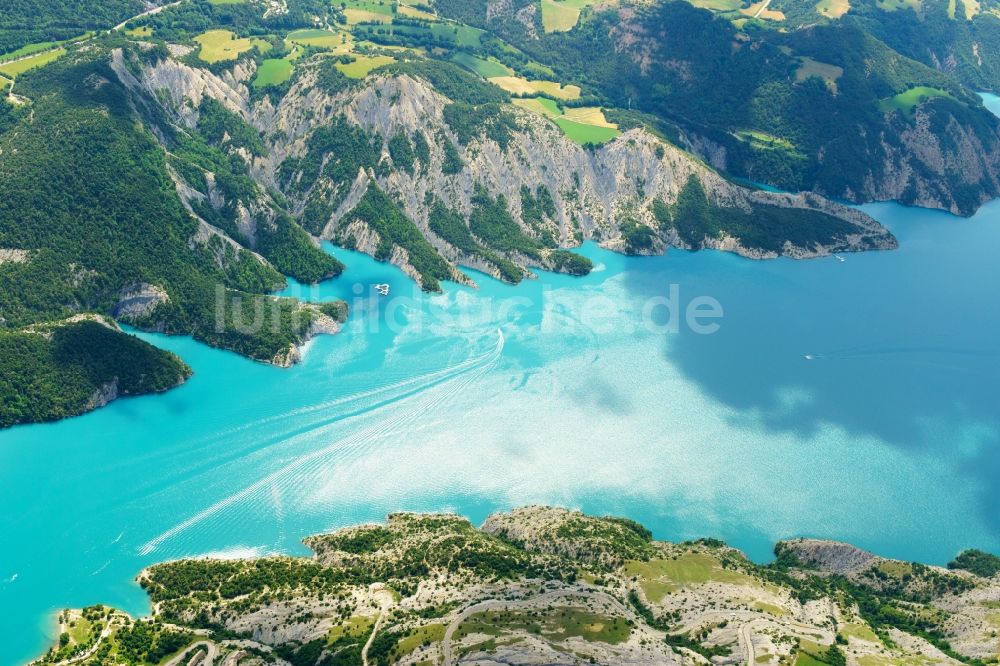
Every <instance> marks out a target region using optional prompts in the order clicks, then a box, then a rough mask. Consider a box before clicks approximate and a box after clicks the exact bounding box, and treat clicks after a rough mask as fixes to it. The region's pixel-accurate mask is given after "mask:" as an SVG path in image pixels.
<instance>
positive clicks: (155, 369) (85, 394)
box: [0, 321, 191, 427]
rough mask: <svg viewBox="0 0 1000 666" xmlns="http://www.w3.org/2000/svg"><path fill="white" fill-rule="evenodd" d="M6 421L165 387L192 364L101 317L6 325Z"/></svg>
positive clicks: (48, 416)
mask: <svg viewBox="0 0 1000 666" xmlns="http://www.w3.org/2000/svg"><path fill="white" fill-rule="evenodd" d="M0 365H2V371H0V427H7V426H11V425H14V424H16V423H30V422H36V421H51V420H54V419H59V418H63V417H66V416H74V415H76V414H80V413H82V412H84V411H85V410H87V409H88V408H91V407H93V403H92V400H93V399H94V395H95V394H96V393H97V392H98V391H100V390H101V389H102V388H103V387H105V386H113V390H114V391H115V392H116V393H117V394H119V395H138V394H142V393H150V392H154V391H163V390H166V389H168V388H171V387H173V386H176V385H177V384H178V383H180V382H181V381H183V380H184V379H185V378H186V377H187V376H188V375H190V374H191V370H190V369H189V368H188V367H187V366H186V365H184V362H183V361H181V360H180V359H179V358H177V357H176V356H175V355H173V354H171V353H169V352H165V351H162V350H160V349H157V348H156V347H154V346H152V345H150V344H148V343H146V342H143V341H142V340H139V339H138V338H136V337H134V336H131V335H127V334H125V333H122V332H120V331H116V330H114V329H112V328H109V327H108V326H106V325H104V324H102V323H98V322H96V321H80V322H76V323H72V324H63V325H55V326H50V327H46V326H40V327H38V329H37V330H35V331H31V332H21V331H0Z"/></svg>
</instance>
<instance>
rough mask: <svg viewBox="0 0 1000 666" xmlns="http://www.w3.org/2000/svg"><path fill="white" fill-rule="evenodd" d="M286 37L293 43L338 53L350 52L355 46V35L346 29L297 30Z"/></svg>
mask: <svg viewBox="0 0 1000 666" xmlns="http://www.w3.org/2000/svg"><path fill="white" fill-rule="evenodd" d="M285 39H286V40H287V41H289V42H291V43H293V44H301V45H302V46H315V47H317V48H321V49H327V50H328V51H330V52H331V53H334V54H337V55H341V54H345V53H350V52H351V50H352V48H353V46H354V39H353V36H352V35H351V33H349V32H347V31H346V30H345V31H341V32H334V31H332V30H295V31H293V32H290V33H288V36H287V37H286V38H285Z"/></svg>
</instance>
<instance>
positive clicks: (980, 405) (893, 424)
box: [628, 202, 1000, 536]
mask: <svg viewBox="0 0 1000 666" xmlns="http://www.w3.org/2000/svg"><path fill="white" fill-rule="evenodd" d="M865 210H866V211H867V212H869V213H870V214H872V215H873V216H874V217H876V218H877V219H879V220H880V221H882V222H883V223H884V224H886V225H887V226H889V227H890V228H891V229H892V230H893V232H894V233H895V234H896V235H897V236H898V237H899V239H900V242H901V248H900V249H899V250H897V251H895V252H886V253H865V254H856V255H849V256H847V257H846V258H845V260H844V261H842V262H841V261H838V260H836V259H834V258H828V259H820V260H813V261H800V262H796V261H792V260H785V259H779V260H774V261H768V262H755V261H751V260H744V259H741V258H739V257H735V256H732V255H725V254H721V253H714V252H713V253H687V252H679V251H672V252H671V253H670V255H669V256H668V257H667V258H665V259H663V260H661V261H662V268H663V270H662V271H654V272H653V273H652V275H651V274H650V273H649V272H641V273H640V272H635V273H632V272H630V273H629V274H628V280H629V284H630V288H631V289H632V290H633V291H635V292H637V293H641V294H643V295H650V296H652V295H662V294H663V293H664V290H665V289H666V285H668V284H671V283H677V284H680V285H681V289H682V291H686V292H688V293H689V294H690V295H691V296H695V295H702V294H704V295H709V296H712V297H714V298H716V299H717V300H719V301H720V302H721V303H722V305H723V308H724V311H725V315H724V318H723V320H722V325H721V329H720V330H719V331H718V332H717V333H715V334H713V335H697V334H694V333H691V332H690V331H688V330H684V329H683V327H682V331H681V332H680V333H678V334H675V335H671V336H669V339H668V341H667V342H666V343H665V345H664V354H665V355H667V356H668V357H669V359H670V361H671V362H672V363H674V364H675V365H676V366H677V367H678V368H679V369H680V370H681V372H682V373H683V374H684V375H685V376H686V377H688V378H690V379H691V380H693V381H694V382H696V383H697V384H698V385H699V386H700V387H701V388H702V390H704V391H705V392H706V393H707V394H709V395H710V396H712V397H713V398H715V399H716V400H719V401H721V402H723V403H724V404H726V405H728V406H730V407H733V408H735V409H737V410H739V411H740V413H741V414H743V415H745V416H744V417H740V418H746V419H748V421H750V422H752V424H753V425H754V427H757V428H761V427H763V428H766V429H767V430H769V431H771V432H791V433H795V434H797V435H800V436H802V438H803V442H808V441H809V439H808V438H811V437H813V436H815V435H816V434H818V433H819V431H820V430H822V429H824V428H829V427H830V426H834V427H837V428H840V429H841V430H842V431H843V432H844V433H845V434H846V435H847V436H846V437H845V438H844V442H843V445H844V446H847V447H850V446H852V445H855V444H858V445H859V444H860V442H861V440H862V439H864V438H877V439H878V440H880V441H881V442H883V443H884V444H887V445H891V446H893V447H898V448H899V449H901V450H905V451H906V452H907V453H908V454H910V455H917V456H925V457H926V458H927V459H928V463H929V464H933V465H941V466H942V468H946V467H950V468H954V469H955V471H956V472H957V473H958V474H960V475H961V476H962V477H963V478H968V479H970V480H971V481H972V482H973V484H974V485H975V487H977V488H978V489H979V493H980V495H979V496H980V498H981V501H980V508H981V514H982V515H981V516H980V517H981V519H982V520H983V522H984V523H985V524H986V525H987V526H988V529H989V530H990V531H991V532H992V533H994V534H996V535H998V536H1000V510H998V506H997V499H996V495H995V482H996V479H997V478H998V477H1000V342H998V338H997V335H996V332H997V330H998V329H1000V299H998V296H997V292H996V285H997V284H1000V265H998V264H997V262H996V261H995V257H996V256H997V253H998V252H1000V202H993V203H991V204H988V205H987V206H985V207H984V208H983V209H982V210H981V211H980V212H979V213H978V214H977V215H976V216H975V217H974V218H973V219H971V220H960V219H958V218H954V217H952V216H949V215H946V214H943V213H939V212H933V211H927V210H920V209H908V208H904V207H902V206H898V205H895V204H877V205H871V206H867V207H865ZM859 448H860V446H859ZM859 464H864V461H863V460H859ZM913 492H914V493H920V489H919V488H913ZM901 500H902V501H905V498H901Z"/></svg>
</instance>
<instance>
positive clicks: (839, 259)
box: [833, 254, 847, 261]
mask: <svg viewBox="0 0 1000 666" xmlns="http://www.w3.org/2000/svg"><path fill="white" fill-rule="evenodd" d="M833 258H834V259H836V260H837V261H847V259H844V258H843V257H842V256H840V255H839V254H835V255H833Z"/></svg>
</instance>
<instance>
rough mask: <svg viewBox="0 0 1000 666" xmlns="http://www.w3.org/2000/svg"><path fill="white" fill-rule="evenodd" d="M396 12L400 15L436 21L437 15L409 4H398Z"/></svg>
mask: <svg viewBox="0 0 1000 666" xmlns="http://www.w3.org/2000/svg"><path fill="white" fill-rule="evenodd" d="M396 13H397V14H399V15H400V16H406V17H408V18H415V19H423V20H425V21H436V20H437V16H434V14H430V13H428V12H425V11H423V10H422V9H417V8H416V7H410V6H409V5H399V6H398V7H397V8H396Z"/></svg>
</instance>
